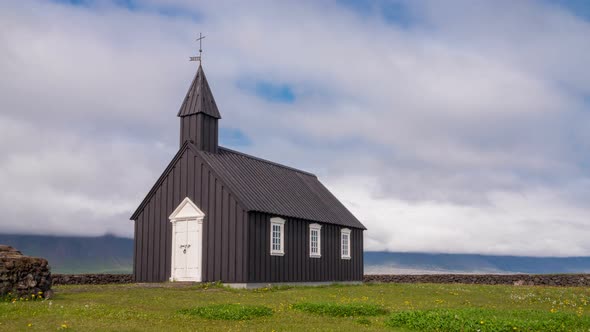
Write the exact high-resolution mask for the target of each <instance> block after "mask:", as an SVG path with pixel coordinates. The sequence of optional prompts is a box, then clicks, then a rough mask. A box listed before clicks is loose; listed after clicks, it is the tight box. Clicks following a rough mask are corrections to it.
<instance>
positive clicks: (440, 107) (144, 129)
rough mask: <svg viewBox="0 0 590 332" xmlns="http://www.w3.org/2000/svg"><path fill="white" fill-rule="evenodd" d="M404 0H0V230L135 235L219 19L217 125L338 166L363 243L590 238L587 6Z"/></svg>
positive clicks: (327, 167)
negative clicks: (259, 84)
mask: <svg viewBox="0 0 590 332" xmlns="http://www.w3.org/2000/svg"><path fill="white" fill-rule="evenodd" d="M400 3H401V4H402V5H403V6H406V7H407V11H408V13H410V14H411V15H412V18H411V19H412V21H411V22H410V24H409V25H408V26H403V27H401V26H399V25H396V24H389V23H388V22H385V21H383V19H382V18H381V16H379V13H378V11H375V12H371V13H372V14H366V15H364V16H362V15H358V14H357V13H355V12H354V11H352V10H350V9H347V8H345V7H343V6H342V5H340V4H338V3H336V2H322V3H318V2H314V1H297V2H266V1H248V2H247V3H245V2H234V1H215V2H210V1H198V2H194V1H182V0H177V1H159V0H150V1H146V2H145V3H144V4H145V6H146V8H147V9H146V10H128V9H125V8H120V7H117V6H114V5H112V3H110V2H109V1H106V0H105V1H100V2H99V3H98V4H97V5H96V6H90V7H76V6H71V5H63V4H57V3H51V2H40V1H31V2H27V3H26V4H25V3H23V2H18V1H9V2H5V3H3V4H2V5H1V8H2V10H1V11H0V43H1V44H2V45H3V46H4V48H5V50H4V51H3V52H1V53H0V72H2V73H3V74H4V75H3V77H5V78H4V79H2V80H0V107H1V108H2V110H3V111H2V114H1V115H0V149H1V152H2V153H1V156H0V170H1V171H2V172H1V173H0V184H1V185H2V187H3V188H4V192H3V193H2V195H0V207H1V208H2V209H3V210H4V211H7V212H6V213H5V218H6V219H4V220H1V221H0V231H4V232H43V233H68V234H100V233H101V232H105V231H109V232H115V233H117V234H121V235H127V236H129V235H131V234H132V225H131V223H130V222H128V221H127V220H126V219H127V217H128V215H129V214H131V212H132V211H133V209H134V208H135V206H136V205H137V204H139V201H140V200H141V198H142V195H143V194H145V192H147V190H148V188H149V186H150V185H152V183H153V182H154V181H155V180H156V178H157V176H158V174H159V173H160V172H161V171H162V169H163V168H164V167H165V165H166V163H167V162H168V161H169V159H170V158H171V156H172V155H173V153H174V152H175V149H176V147H177V144H178V142H177V137H178V136H177V130H178V123H177V119H176V117H175V114H176V110H177V108H178V106H179V105H180V103H181V100H182V98H183V97H184V93H185V92H186V89H187V88H188V84H189V83H190V79H191V76H192V75H193V71H194V66H193V65H192V64H189V63H187V62H185V61H186V59H187V58H188V56H189V55H193V53H194V52H195V45H194V44H192V43H191V41H192V40H193V39H194V35H195V32H198V31H204V32H205V34H206V35H208V36H207V39H205V44H204V45H205V47H204V48H205V55H204V59H205V60H204V66H205V69H206V72H207V75H208V79H209V81H210V83H211V85H212V88H213V91H214V94H215V97H216V100H217V103H218V104H219V106H220V110H221V112H222V115H223V120H222V122H221V126H222V127H231V128H238V129H240V130H242V131H243V132H244V133H245V134H246V135H247V136H248V137H249V139H250V140H251V141H252V145H251V146H249V147H247V148H245V149H246V150H247V151H246V152H251V153H254V154H257V155H260V156H262V157H266V158H270V159H273V160H276V161H282V162H285V163H287V164H290V165H294V166H299V167H303V168H305V169H308V170H311V171H314V172H316V173H318V175H320V177H321V178H323V179H326V181H327V183H328V185H329V186H330V187H331V188H333V189H334V190H335V193H336V194H337V195H338V196H341V197H342V198H343V199H344V200H345V201H346V202H347V204H348V205H349V206H350V207H351V209H352V210H353V211H354V212H355V213H356V214H357V215H358V216H359V218H360V219H361V220H362V221H363V222H365V223H366V225H367V226H368V228H369V231H368V232H367V241H366V248H367V249H370V250H383V249H388V250H398V251H437V252H470V253H475V252H479V253H490V254H492V253H493V254H521V255H529V254H530V255H560V256H564V255H589V254H590V248H589V247H588V246H587V244H586V241H585V240H584V239H585V238H587V237H588V236H590V229H589V222H588V220H587V219H588V216H589V215H590V214H589V213H588V212H590V211H588V209H587V208H586V207H585V202H586V201H587V198H588V197H590V181H589V178H588V175H587V166H588V165H589V164H588V163H589V160H590V155H588V151H590V140H589V139H588V132H590V115H589V114H590V113H589V112H588V109H589V108H590V107H589V106H588V103H587V101H586V102H585V101H584V95H585V94H586V95H587V94H589V93H590V90H589V89H588V87H590V69H589V68H588V67H587V66H586V62H587V60H586V59H585V55H586V54H588V53H590V44H588V43H587V42H586V39H587V38H586V37H587V36H588V34H589V33H590V24H589V23H588V22H587V21H584V20H582V19H580V18H578V17H576V16H573V15H571V14H569V13H568V12H567V11H565V10H563V9H560V8H559V7H554V6H549V5H547V4H544V3H538V2H525V1H523V2H519V3H514V2H498V1H461V0H458V1H455V2H453V3H449V2H445V4H444V5H442V4H441V3H440V2H438V1H425V2H419V3H418V2H415V1H408V2H405V1H401V2H400ZM162 6H167V7H174V8H176V9H177V10H180V11H185V12H187V13H191V15H186V16H185V15H180V16H173V15H159V14H158V12H157V10H156V9H157V8H158V7H162ZM459 7H461V8H462V9H461V10H458V8H459ZM465 13H468V14H469V15H465ZM191 16H197V17H199V18H200V21H199V22H195V21H192V20H191ZM7 77H8V78H9V79H7ZM244 77H246V78H259V79H261V80H264V81H272V82H277V83H279V84H287V85H289V86H291V87H292V88H293V91H294V92H295V93H296V101H295V103H294V104H277V103H271V102H267V101H264V100H262V99H260V98H258V97H257V96H253V95H251V94H249V92H247V91H243V90H240V89H239V87H238V86H237V84H236V82H238V81H239V80H240V79H244ZM260 119H263V121H260ZM242 150H243V149H242ZM130 163H131V164H132V165H130ZM31 204H34V205H33V206H35V208H34V209H32V208H31ZM14 220H19V222H15V221H14ZM82 225H83V226H82ZM564 242H567V246H564V245H563V243H564Z"/></svg>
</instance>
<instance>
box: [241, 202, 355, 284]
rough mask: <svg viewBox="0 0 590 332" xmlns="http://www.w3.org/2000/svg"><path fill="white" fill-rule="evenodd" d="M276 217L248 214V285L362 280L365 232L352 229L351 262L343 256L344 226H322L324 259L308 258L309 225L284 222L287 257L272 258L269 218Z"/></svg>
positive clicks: (297, 222)
mask: <svg viewBox="0 0 590 332" xmlns="http://www.w3.org/2000/svg"><path fill="white" fill-rule="evenodd" d="M272 217H277V216H276V215H271V214H266V213H259V212H250V213H249V220H250V221H249V230H248V237H249V244H250V245H249V246H248V257H249V259H250V262H249V264H248V266H249V269H248V282H250V283H261V282H314V281H362V280H363V231H362V230H361V229H355V228H349V229H351V231H352V232H351V244H352V246H351V249H352V250H351V259H341V257H340V230H341V229H342V228H345V227H344V226H336V225H332V224H325V223H319V224H320V225H322V229H321V241H320V246H321V257H320V258H311V257H309V224H312V223H316V222H313V221H307V220H303V219H297V218H288V217H283V216H278V217H281V218H283V219H285V235H284V236H285V248H284V251H285V255H284V256H271V255H270V218H272Z"/></svg>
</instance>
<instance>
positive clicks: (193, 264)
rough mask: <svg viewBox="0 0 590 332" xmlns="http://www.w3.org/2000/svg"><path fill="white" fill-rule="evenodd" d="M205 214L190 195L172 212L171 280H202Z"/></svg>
mask: <svg viewBox="0 0 590 332" xmlns="http://www.w3.org/2000/svg"><path fill="white" fill-rule="evenodd" d="M204 218H205V214H204V213H203V211H201V210H200V209H199V208H198V207H197V206H196V205H195V203H193V202H192V201H191V200H190V199H189V198H188V197H187V198H185V199H184V200H183V201H182V202H181V203H180V205H178V207H177V208H176V209H175V210H174V212H172V214H171V215H170V217H169V219H170V222H171V223H172V262H171V265H172V267H171V268H172V271H171V273H170V274H171V276H170V281H175V280H179V281H201V275H202V273H201V261H202V259H203V258H202V252H203V220H204Z"/></svg>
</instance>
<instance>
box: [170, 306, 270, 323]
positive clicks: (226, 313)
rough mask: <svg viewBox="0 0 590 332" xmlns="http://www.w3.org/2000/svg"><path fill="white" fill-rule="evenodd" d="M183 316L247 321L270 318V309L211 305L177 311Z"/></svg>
mask: <svg viewBox="0 0 590 332" xmlns="http://www.w3.org/2000/svg"><path fill="white" fill-rule="evenodd" d="M178 312H179V313H181V314H184V315H192V316H199V317H203V318H206V319H221V320H248V319H252V318H257V317H264V316H272V309H270V308H267V307H265V306H261V305H244V304H212V305H207V306H202V307H196V308H192V309H182V310H179V311H178Z"/></svg>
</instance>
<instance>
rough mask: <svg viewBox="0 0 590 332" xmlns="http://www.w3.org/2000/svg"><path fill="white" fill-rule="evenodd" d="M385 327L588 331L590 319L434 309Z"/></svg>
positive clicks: (398, 317)
mask: <svg viewBox="0 0 590 332" xmlns="http://www.w3.org/2000/svg"><path fill="white" fill-rule="evenodd" d="M385 325H387V326H391V327H405V328H409V329H413V330H416V331H449V332H455V331H456V332H461V331H481V332H504V331H505V332H514V331H564V332H565V331H572V330H580V331H587V328H589V327H590V317H587V316H585V317H582V316H579V315H577V314H574V313H565V312H555V313H551V312H543V311H529V310H522V311H514V310H490V309H434V310H415V311H402V312H397V313H395V314H393V315H392V316H391V317H390V318H389V319H388V320H386V321H385Z"/></svg>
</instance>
